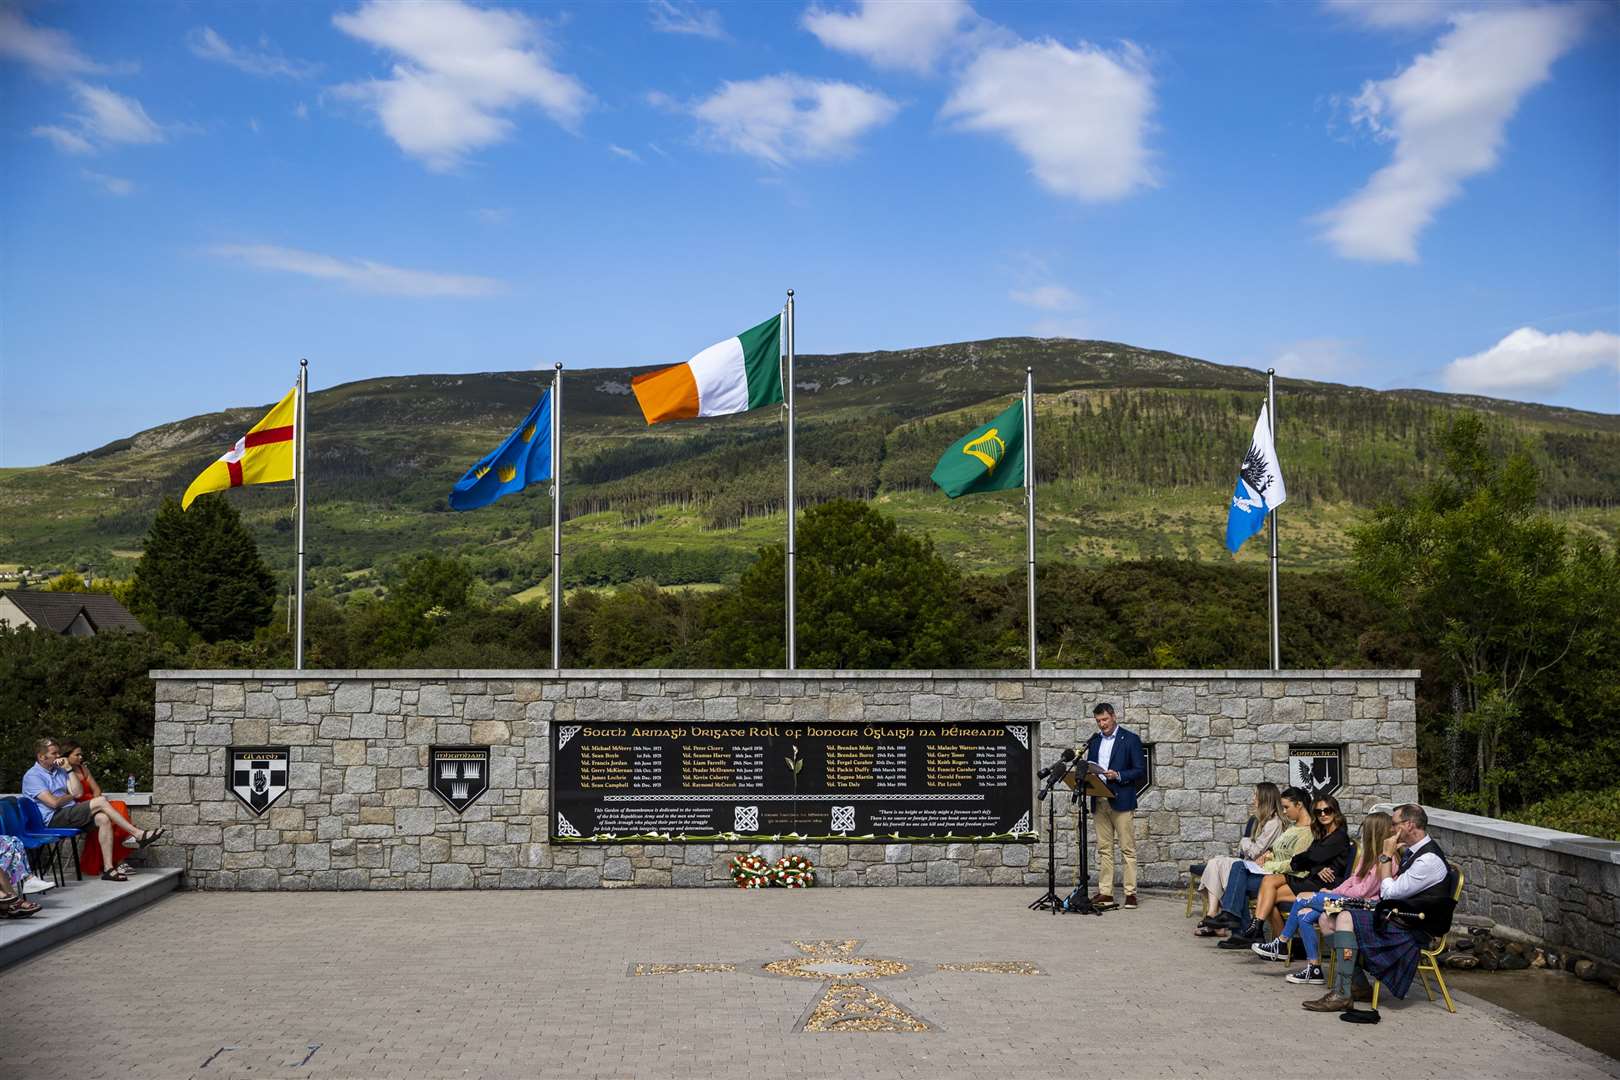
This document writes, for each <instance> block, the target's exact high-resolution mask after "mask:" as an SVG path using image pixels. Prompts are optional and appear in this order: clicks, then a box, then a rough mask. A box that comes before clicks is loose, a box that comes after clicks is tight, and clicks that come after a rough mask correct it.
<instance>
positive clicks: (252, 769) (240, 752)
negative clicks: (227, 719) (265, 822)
mask: <svg viewBox="0 0 1620 1080" xmlns="http://www.w3.org/2000/svg"><path fill="white" fill-rule="evenodd" d="M227 753H228V754H229V755H230V770H229V772H228V773H227V774H226V775H227V778H228V779H227V784H226V786H227V787H229V788H230V789H231V794H232V795H235V796H236V797H237V798H238V799H240V800H241V801H242V805H243V806H245V807H247V808H248V809H249V810H251V811H253V813H254V814H255V815H258V814H263V813H264V812H265V811H266V810H268V809H270V806H271V804H272V803H274V802H275V801H276V800H277V799H279V798H281V797H282V796H283V795H285V794H287V786H288V785H287V776H288V771H289V768H290V762H291V758H292V748H291V747H289V746H233V747H231V748H230V749H229V750H228V751H227Z"/></svg>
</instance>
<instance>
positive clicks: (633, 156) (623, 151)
mask: <svg viewBox="0 0 1620 1080" xmlns="http://www.w3.org/2000/svg"><path fill="white" fill-rule="evenodd" d="M608 150H609V151H610V152H611V153H613V154H616V155H618V156H619V157H622V158H624V159H625V160H626V161H640V160H641V155H640V154H638V153H636V152H635V151H634V150H631V149H628V148H627V147H623V146H620V145H618V144H617V143H608Z"/></svg>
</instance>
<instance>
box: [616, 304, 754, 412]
mask: <svg viewBox="0 0 1620 1080" xmlns="http://www.w3.org/2000/svg"><path fill="white" fill-rule="evenodd" d="M630 388H631V389H632V390H634V391H635V393H636V401H638V402H640V404H641V412H642V415H644V416H645V417H646V418H647V423H649V424H657V423H660V422H661V421H664V420H689V419H691V418H692V417H694V416H725V415H727V414H729V413H740V412H746V411H747V410H749V409H757V408H759V407H760V406H761V405H775V404H778V403H780V402H781V400H782V316H780V315H772V316H771V317H770V318H769V319H766V320H765V321H764V322H762V323H760V324H759V325H758V326H756V327H754V328H753V329H752V330H744V331H743V332H742V333H740V334H738V335H737V336H736V337H730V338H727V339H726V340H724V341H722V342H720V343H719V344H718V345H710V346H709V347H708V348H707V349H704V350H703V351H702V352H700V353H698V354H697V355H696V356H694V357H692V359H690V360H688V361H687V362H686V363H684V364H676V365H675V366H674V367H667V368H664V369H663V370H662V371H652V372H648V373H647V374H646V375H637V376H636V377H635V378H633V379H631V380H630Z"/></svg>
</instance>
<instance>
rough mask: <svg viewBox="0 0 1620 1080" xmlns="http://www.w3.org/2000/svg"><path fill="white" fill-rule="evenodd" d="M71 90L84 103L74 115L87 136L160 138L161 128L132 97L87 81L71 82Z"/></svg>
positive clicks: (127, 139) (106, 139)
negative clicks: (76, 114)
mask: <svg viewBox="0 0 1620 1080" xmlns="http://www.w3.org/2000/svg"><path fill="white" fill-rule="evenodd" d="M73 94H74V96H75V97H77V98H78V99H79V104H80V105H82V106H84V109H85V111H84V112H83V113H81V114H79V115H78V116H77V117H75V119H76V120H77V121H78V122H79V125H80V129H81V131H82V132H83V134H85V135H86V136H87V137H88V138H90V139H92V140H97V139H99V140H100V141H102V142H116V143H157V142H162V141H163V138H164V136H163V129H162V128H160V127H158V125H157V124H155V123H153V121H152V118H151V117H150V116H148V115H146V109H145V108H143V107H142V105H141V103H140V102H139V101H136V100H135V99H134V98H132V97H125V96H124V95H123V94H119V93H116V92H114V91H112V90H109V89H107V87H105V86H91V85H90V84H89V83H74V84H73Z"/></svg>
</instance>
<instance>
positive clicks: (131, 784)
mask: <svg viewBox="0 0 1620 1080" xmlns="http://www.w3.org/2000/svg"><path fill="white" fill-rule="evenodd" d="M124 790H125V791H127V792H129V793H130V794H131V795H133V794H135V774H134V773H130V774H129V784H128V786H127V787H125V788H124Z"/></svg>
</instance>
